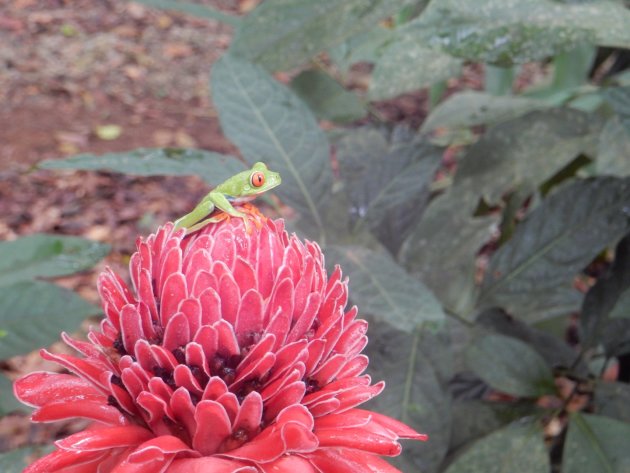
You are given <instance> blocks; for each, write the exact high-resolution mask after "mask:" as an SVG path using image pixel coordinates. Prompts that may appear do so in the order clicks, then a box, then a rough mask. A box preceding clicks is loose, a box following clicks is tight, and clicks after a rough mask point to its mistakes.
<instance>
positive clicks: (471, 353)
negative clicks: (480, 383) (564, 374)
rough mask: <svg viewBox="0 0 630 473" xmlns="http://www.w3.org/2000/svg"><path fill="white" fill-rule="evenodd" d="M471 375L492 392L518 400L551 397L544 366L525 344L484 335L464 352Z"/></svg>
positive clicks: (552, 387) (549, 375)
mask: <svg viewBox="0 0 630 473" xmlns="http://www.w3.org/2000/svg"><path fill="white" fill-rule="evenodd" d="M467 363H468V366H469V368H470V369H471V370H472V371H474V373H475V374H476V375H477V376H479V377H480V378H481V379H483V380H484V381H485V382H486V383H488V384H489V385H490V386H491V387H493V388H494V389H496V390H498V391H501V392H504V393H507V394H512V395H514V396H521V397H540V396H543V395H545V394H553V393H555V385H554V380H553V374H552V373H551V370H550V369H549V366H548V365H547V362H546V361H545V360H544V359H543V358H542V357H541V356H540V355H539V354H538V353H537V352H536V351H534V349H533V348H531V347H530V346H529V345H528V344H526V343H523V342H521V341H520V340H517V339H515V338H512V337H506V336H504V335H485V336H482V337H481V338H479V339H477V340H476V341H475V342H473V344H472V345H471V346H470V347H469V349H468V351H467Z"/></svg>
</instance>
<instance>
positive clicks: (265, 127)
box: [211, 2, 332, 239]
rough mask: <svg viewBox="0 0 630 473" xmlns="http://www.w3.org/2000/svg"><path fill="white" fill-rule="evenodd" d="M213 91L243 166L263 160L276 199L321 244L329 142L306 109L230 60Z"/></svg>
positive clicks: (214, 77) (259, 72)
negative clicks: (307, 224)
mask: <svg viewBox="0 0 630 473" xmlns="http://www.w3.org/2000/svg"><path fill="white" fill-rule="evenodd" d="M274 3H275V2H271V3H270V4H274ZM264 5H267V3H264V4H263V6H264ZM211 89H212V99H213V101H214V104H215V106H216V108H217V111H218V112H219V120H220V122H221V127H222V128H223V132H224V133H225V135H226V136H227V137H228V138H229V139H230V140H231V141H232V142H233V143H234V144H236V146H238V148H239V150H240V151H241V153H242V154H243V157H244V158H245V160H246V161H247V162H249V163H250V164H252V163H254V162H255V161H259V160H263V161H266V162H267V163H268V164H269V166H270V167H271V168H272V169H275V170H276V171H278V172H280V174H281V175H282V185H281V186H279V187H278V192H277V193H278V195H280V197H281V198H282V199H283V200H284V201H285V202H286V203H287V204H288V205H290V206H292V207H293V208H295V209H296V210H297V211H298V212H299V213H300V214H301V216H302V217H303V218H304V219H305V220H308V221H312V222H313V223H314V226H315V228H316V229H317V231H318V232H319V234H320V235H319V237H320V239H321V238H322V236H323V233H324V228H323V224H322V217H321V215H320V206H324V205H325V204H324V202H325V198H326V197H327V196H328V195H329V194H330V191H331V187H332V172H331V169H330V161H329V144H328V140H327V139H326V135H325V134H324V133H323V132H322V130H320V128H319V126H318V125H317V122H316V120H315V117H314V116H313V115H312V113H311V112H310V110H309V109H308V107H307V106H306V105H305V104H304V102H302V101H301V100H300V99H299V98H298V97H297V96H296V95H295V94H293V92H291V91H290V90H289V89H288V88H286V87H285V86H283V85H282V84H280V83H278V82H276V81H275V80H274V79H273V78H272V77H271V76H270V75H269V74H267V73H266V72H265V71H264V70H263V69H262V68H261V67H259V66H256V65H253V64H250V63H248V62H246V61H243V60H241V59H237V58H235V57H232V56H230V55H224V56H223V57H222V58H221V59H220V60H219V61H217V62H216V63H215V65H214V67H213V68H212V74H211Z"/></svg>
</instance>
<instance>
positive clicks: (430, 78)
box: [368, 36, 461, 100]
mask: <svg viewBox="0 0 630 473" xmlns="http://www.w3.org/2000/svg"><path fill="white" fill-rule="evenodd" d="M460 70H461V60H460V59H456V58H454V57H453V56H450V55H448V54H445V53H443V52H441V51H438V50H435V49H429V48H427V47H426V46H423V45H422V44H420V43H418V41H416V40H415V39H414V38H410V37H406V36H403V37H401V38H399V39H396V40H394V41H393V42H392V43H391V44H390V45H388V46H387V47H386V48H385V49H384V51H383V53H382V56H381V57H380V58H379V59H378V61H377V62H376V65H375V67H374V71H373V72H372V80H371V82H370V88H369V90H368V96H369V97H370V99H371V100H384V99H389V98H392V97H396V96H398V95H400V94H403V93H405V92H410V91H412V90H418V89H423V88H425V87H429V86H431V85H433V84H435V83H436V82H440V81H443V80H446V79H449V78H451V77H454V76H457V75H459V73H460Z"/></svg>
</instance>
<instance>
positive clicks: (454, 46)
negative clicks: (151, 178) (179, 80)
mask: <svg viewBox="0 0 630 473" xmlns="http://www.w3.org/2000/svg"><path fill="white" fill-rule="evenodd" d="M142 3H145V4H148V5H152V6H158V7H163V8H171V9H175V10H180V11H184V12H187V13H190V14H192V15H196V16H199V17H207V18H213V19H218V20H219V21H224V22H227V23H229V24H231V25H233V26H234V27H235V36H234V39H233V42H232V45H231V47H230V50H229V51H228V53H226V54H225V55H224V56H223V57H222V58H221V59H220V60H219V61H218V62H217V63H216V64H215V65H214V67H213V69H212V72H211V76H210V90H211V94H212V100H213V103H214V105H215V107H216V109H217V111H218V114H219V119H220V122H221V126H222V129H223V132H224V134H225V135H226V136H227V137H228V138H229V139H230V140H231V141H232V142H233V143H234V144H235V145H236V146H237V148H238V150H239V151H240V154H241V156H242V158H243V160H244V161H245V162H246V163H247V164H252V163H253V162H255V161H259V160H264V161H266V162H267V163H268V165H269V166H270V167H271V168H272V169H274V170H278V171H280V173H281V174H282V176H283V184H282V186H280V187H279V188H278V190H277V193H276V195H277V196H278V197H279V199H280V201H281V202H282V204H283V205H284V206H286V207H290V208H291V209H293V210H294V211H295V214H296V217H295V218H294V219H291V220H290V221H289V224H290V225H291V227H292V228H293V229H294V230H295V231H296V232H298V233H299V234H300V235H302V236H304V237H306V238H310V239H315V240H317V241H318V242H319V243H320V244H321V245H322V247H323V248H324V250H325V253H326V257H327V262H328V263H329V264H330V265H331V267H332V265H334V264H337V263H338V264H341V265H342V267H343V269H344V271H345V273H346V274H347V275H348V276H349V278H350V290H351V292H350V294H351V298H352V301H353V302H354V303H356V304H357V305H358V306H359V308H360V310H361V312H362V314H363V315H364V316H366V317H368V318H369V319H370V321H371V325H370V333H369V334H370V344H369V345H368V348H367V351H368V354H369V355H370V358H371V365H370V372H371V374H372V376H373V377H374V378H376V379H385V380H386V381H387V383H388V388H387V389H386V390H385V392H384V394H383V395H381V396H380V397H379V398H377V399H376V400H375V401H374V405H373V406H372V407H373V408H375V409H378V410H380V411H382V412H385V413H387V414H390V415H392V416H394V417H397V418H399V419H402V420H403V421H405V422H408V423H410V424H411V425H412V426H413V427H414V428H416V429H418V430H419V431H422V432H427V433H428V434H429V435H430V440H429V442H427V443H424V444H409V445H407V448H406V449H405V451H404V453H403V455H402V456H401V457H399V458H396V459H394V460H393V462H394V463H395V464H396V465H397V466H398V467H399V468H401V469H402V470H403V471H405V472H412V471H420V472H423V473H432V472H447V473H460V472H474V471H479V472H490V471H492V472H516V473H518V472H521V471H522V472H528V473H537V472H545V473H547V472H549V471H561V472H563V473H571V472H580V473H589V472H593V473H595V472H604V471H606V472H625V471H628V468H630V464H629V463H628V456H627V455H626V452H625V450H626V449H627V439H628V438H630V409H629V408H628V406H629V405H630V404H629V401H630V385H628V382H630V366H629V365H630V360H629V357H630V73H629V72H628V71H627V70H626V71H624V70H623V67H618V68H617V69H616V68H615V67H614V64H616V63H615V61H617V63H618V62H619V61H618V59H619V58H623V55H624V54H627V52H624V49H625V50H627V49H630V28H628V25H629V24H630V10H629V9H628V6H627V5H626V4H625V3H624V2H623V1H619V0H582V1H571V0H564V1H560V0H558V1H552V0H519V1H516V0H474V1H473V0H464V1H460V0H458V1H455V0H432V1H419V0H395V1H393V0H345V1H343V2H339V1H336V0H326V1H323V0H322V1H317V2H314V1H312V0H268V1H265V2H263V3H262V4H261V5H260V6H259V7H258V8H256V9H255V10H253V11H252V12H251V13H250V14H248V15H247V16H245V17H243V18H237V17H229V16H226V15H225V14H223V13H221V12H218V11H214V10H212V9H209V8H207V7H202V6H200V5H194V4H187V3H183V2H175V1H170V0H143V1H142ZM603 47H606V48H608V49H602V48H603ZM605 60H607V61H608V62H609V63H613V67H609V69H608V70H607V73H606V74H600V77H597V78H596V80H593V75H594V73H596V72H597V71H598V70H600V69H601V67H600V66H601V64H602V62H603V61H605ZM531 61H543V62H544V64H545V70H547V71H548V77H547V78H546V81H545V83H544V85H536V86H535V88H530V89H527V90H525V91H523V92H521V93H519V94H518V95H515V94H514V93H513V92H512V90H513V85H514V78H515V76H516V75H517V74H518V70H519V67H520V66H519V65H521V64H524V63H527V62H531ZM366 62H367V63H370V64H372V65H373V70H372V75H371V82H370V84H369V86H368V88H367V90H366V91H357V90H353V89H350V88H347V87H346V86H345V81H346V78H347V72H348V70H349V69H350V67H351V66H352V65H353V64H356V63H366ZM470 63H482V64H483V66H484V68H485V78H486V83H485V90H483V91H470V90H462V91H459V92H456V93H454V94H452V95H449V96H448V97H445V96H444V92H445V90H446V88H447V87H446V84H447V83H446V81H447V80H448V79H449V78H451V77H454V76H456V75H458V74H460V72H461V70H462V66H463V65H464V64H470ZM598 67H600V69H598ZM279 71H283V72H288V73H289V76H290V77H292V78H293V79H292V80H291V81H290V83H289V84H284V83H281V82H280V81H278V80H276V79H275V78H274V76H273V73H275V72H279ZM421 88H429V97H430V100H431V102H432V104H433V107H432V110H431V113H430V114H429V116H428V117H427V118H426V120H425V121H424V123H423V124H422V126H421V127H420V128H419V129H417V130H414V129H409V128H405V127H402V126H395V125H394V124H391V123H384V122H382V121H379V120H378V117H377V116H375V114H374V113H373V112H374V110H373V107H372V106H371V102H372V101H374V100H382V99H387V98H391V97H394V96H397V95H399V94H401V93H405V92H409V91H413V90H418V89H421ZM319 120H325V123H326V127H325V129H326V130H328V131H324V128H323V127H321V126H320V123H319V122H318V121H319ZM334 124H335V125H336V126H333V125H334ZM447 157H450V160H449V159H448V158H447ZM41 167H44V168H55V169H61V168H65V169H106V170H112V171H118V172H124V173H132V174H139V175H151V174H175V175H185V174H197V175H201V176H202V177H203V178H204V180H206V181H207V182H208V183H209V184H211V185H216V184H218V183H220V182H221V181H223V180H224V179H225V178H227V177H229V176H231V175H232V174H234V173H235V172H237V171H238V170H241V169H244V168H245V167H246V164H244V163H243V162H242V161H241V160H239V159H237V158H235V157H232V156H227V155H220V154H217V153H213V152H209V151H204V150H179V149H177V150H174V149H139V150H134V151H130V152H128V153H117V154H108V155H104V156H93V155H81V156H75V157H72V158H69V159H65V160H54V161H46V162H43V163H42V164H41ZM106 252H107V248H105V247H103V246H102V245H97V244H95V243H91V242H87V241H83V240H79V239H75V238H61V237H54V236H46V235H38V236H33V237H26V238H23V239H21V240H17V241H15V242H9V243H2V244H1V245H0V320H1V321H2V322H1V324H0V329H1V330H2V333H1V335H2V337H3V338H2V339H0V356H1V357H3V358H8V357H10V356H13V355H16V354H19V353H24V352H27V351H30V350H32V349H34V348H36V347H39V346H43V345H47V344H49V343H51V342H52V341H53V340H55V339H56V337H57V333H58V330H59V328H60V327H61V328H62V329H65V330H72V329H73V328H75V327H76V326H77V325H78V323H79V322H80V321H81V320H82V319H83V318H85V317H86V316H87V315H90V314H93V313H94V312H95V309H94V308H93V307H91V306H90V305H88V304H87V303H85V302H84V301H82V300H81V299H80V298H78V296H76V295H74V294H73V293H71V292H69V291H66V290H64V289H62V288H60V287H58V286H56V285H54V284H51V283H50V282H45V281H43V280H41V278H54V277H56V276H61V275H66V274H69V273H71V272H73V271H79V270H81V269H84V268H86V267H89V266H90V265H92V264H94V263H95V262H96V261H97V260H99V259H100V258H102V257H103V256H104V255H105V254H106ZM16 267H17V268H20V270H19V271H15V269H14V268H16ZM34 291H35V292H37V293H38V294H40V295H41V297H38V298H37V301H35V302H36V303H34V304H33V303H32V302H33V301H32V300H29V301H28V302H29V303H28V304H26V303H25V302H24V301H25V300H26V298H28V297H29V296H28V294H32V293H33V292H34ZM53 319H54V320H53ZM51 322H54V323H51ZM62 323H63V324H65V325H64V326H62V325H61V324H62ZM51 326H52V327H54V331H51V330H50V327H51ZM0 383H2V385H0V386H2V389H3V391H5V390H6V387H5V386H6V384H8V383H7V381H6V380H5V379H3V378H0ZM3 399H4V398H3ZM15 408H16V406H15V405H14V404H13V403H11V402H10V401H7V402H6V403H5V401H4V400H3V401H2V403H0V409H2V412H8V411H10V410H12V409H15ZM9 455H12V456H9ZM11 458H18V460H20V461H21V458H22V456H20V455H16V454H15V452H13V453H10V454H7V455H5V456H4V457H0V463H1V462H3V461H7V462H9V461H12V460H11ZM16 471H17V470H16Z"/></svg>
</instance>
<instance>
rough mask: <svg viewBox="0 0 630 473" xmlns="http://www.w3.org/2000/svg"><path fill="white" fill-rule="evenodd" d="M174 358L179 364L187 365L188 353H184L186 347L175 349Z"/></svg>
mask: <svg viewBox="0 0 630 473" xmlns="http://www.w3.org/2000/svg"><path fill="white" fill-rule="evenodd" d="M173 356H174V357H175V359H176V360H177V362H178V363H179V364H182V365H185V364H186V353H185V352H184V347H177V348H175V350H173Z"/></svg>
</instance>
